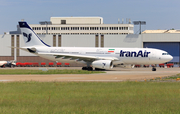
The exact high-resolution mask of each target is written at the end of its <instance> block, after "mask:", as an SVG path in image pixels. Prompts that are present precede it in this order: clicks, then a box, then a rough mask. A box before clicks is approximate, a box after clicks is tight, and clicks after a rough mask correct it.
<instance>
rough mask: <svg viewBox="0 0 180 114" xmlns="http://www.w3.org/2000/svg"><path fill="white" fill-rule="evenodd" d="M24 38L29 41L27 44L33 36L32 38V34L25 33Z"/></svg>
mask: <svg viewBox="0 0 180 114" xmlns="http://www.w3.org/2000/svg"><path fill="white" fill-rule="evenodd" d="M23 36H24V37H26V38H27V39H28V40H27V41H26V43H28V42H30V41H31V36H32V34H31V33H30V34H26V33H24V32H23Z"/></svg>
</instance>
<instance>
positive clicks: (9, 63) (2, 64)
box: [0, 60, 16, 68]
mask: <svg viewBox="0 0 180 114" xmlns="http://www.w3.org/2000/svg"><path fill="white" fill-rule="evenodd" d="M14 66H16V62H15V61H14V60H11V61H0V67H1V68H5V67H14Z"/></svg>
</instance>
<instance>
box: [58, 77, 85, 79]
mask: <svg viewBox="0 0 180 114" xmlns="http://www.w3.org/2000/svg"><path fill="white" fill-rule="evenodd" d="M84 78H85V77H58V78H55V79H84Z"/></svg>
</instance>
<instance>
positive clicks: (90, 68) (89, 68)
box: [82, 67, 93, 71]
mask: <svg viewBox="0 0 180 114" xmlns="http://www.w3.org/2000/svg"><path fill="white" fill-rule="evenodd" d="M82 70H88V71H92V70H93V68H92V67H82Z"/></svg>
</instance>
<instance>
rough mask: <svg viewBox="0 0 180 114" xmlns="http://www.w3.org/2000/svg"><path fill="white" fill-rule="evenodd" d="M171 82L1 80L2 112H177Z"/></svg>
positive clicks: (176, 92)
mask: <svg viewBox="0 0 180 114" xmlns="http://www.w3.org/2000/svg"><path fill="white" fill-rule="evenodd" d="M179 87H180V83H178V82H175V83H172V82H163V83H162V82H6V83H4V82H1V83H0V90H1V94H0V107H1V108H0V112H1V113H5V114H19V113H20V114H37V113H40V114H66V113H68V114H79V113H80V114H94V113H95V114H179V110H180V109H179V106H180V100H179V99H180V89H179Z"/></svg>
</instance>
